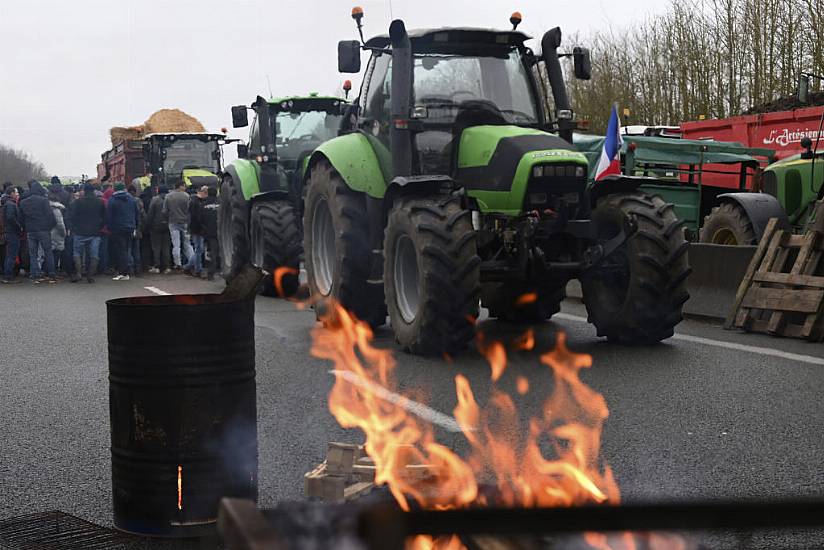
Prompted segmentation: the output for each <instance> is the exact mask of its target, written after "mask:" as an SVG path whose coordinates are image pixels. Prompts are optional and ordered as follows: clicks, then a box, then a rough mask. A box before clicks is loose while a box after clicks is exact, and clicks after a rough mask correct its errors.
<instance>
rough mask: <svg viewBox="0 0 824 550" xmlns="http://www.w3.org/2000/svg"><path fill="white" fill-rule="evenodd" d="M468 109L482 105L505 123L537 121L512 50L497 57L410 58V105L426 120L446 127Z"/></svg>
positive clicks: (524, 73)
mask: <svg viewBox="0 0 824 550" xmlns="http://www.w3.org/2000/svg"><path fill="white" fill-rule="evenodd" d="M470 102H471V103H470ZM468 104H472V105H473V108H476V109H477V108H478V107H479V106H481V107H483V106H484V105H486V106H487V107H486V108H488V109H489V110H490V111H492V112H494V113H495V114H496V115H498V116H500V117H501V118H502V119H503V120H504V121H505V122H507V123H509V124H526V125H529V124H536V123H537V122H538V114H537V113H538V110H537V106H536V105H537V101H536V98H535V97H534V96H533V93H532V87H531V86H530V81H529V76H528V74H527V69H526V68H525V67H524V65H523V63H521V58H520V55H519V53H518V51H517V50H511V51H509V52H505V53H504V54H503V55H500V56H491V55H490V56H476V55H455V54H436V53H431V54H419V55H416V56H415V106H416V107H421V108H426V118H428V119H430V120H431V121H433V122H448V121H450V120H454V118H455V117H456V116H457V114H458V111H459V110H460V109H462V105H468Z"/></svg>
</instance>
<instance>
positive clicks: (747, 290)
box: [724, 207, 824, 342]
mask: <svg viewBox="0 0 824 550" xmlns="http://www.w3.org/2000/svg"><path fill="white" fill-rule="evenodd" d="M818 212H819V214H822V213H824V208H821V207H819V209H818ZM724 328H727V329H731V328H740V329H743V330H746V331H752V332H764V333H767V334H771V335H773V336H787V337H793V338H805V339H807V340H810V341H814V342H819V341H823V340H824V231H822V230H821V228H820V226H819V224H816V226H815V227H812V228H811V229H810V230H808V231H807V233H806V234H804V235H793V234H792V233H790V232H789V231H785V230H782V229H778V220H777V219H772V220H770V222H769V224H768V225H767V228H766V230H765V231H764V236H763V237H762V238H761V242H760V243H759V245H758V249H757V250H756V253H755V256H754V257H753V259H752V262H751V263H750V266H749V268H748V269H747V273H746V274H745V275H744V279H743V280H742V281H741V285H740V286H739V288H738V293H737V295H736V297H735V304H734V306H733V308H732V311H731V312H730V315H729V316H728V317H727V320H726V323H725V324H724Z"/></svg>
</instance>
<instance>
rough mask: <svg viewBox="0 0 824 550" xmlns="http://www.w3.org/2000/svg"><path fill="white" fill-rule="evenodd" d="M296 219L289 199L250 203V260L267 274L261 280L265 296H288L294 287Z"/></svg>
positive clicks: (297, 269) (296, 277)
mask: <svg viewBox="0 0 824 550" xmlns="http://www.w3.org/2000/svg"><path fill="white" fill-rule="evenodd" d="M299 223H300V222H299V216H298V214H297V212H296V210H295V207H294V206H293V205H292V203H291V202H289V201H264V202H260V203H258V204H255V205H254V206H253V207H252V231H251V233H252V253H253V257H254V264H255V265H256V266H258V267H262V268H263V269H265V270H266V271H268V272H269V273H270V274H271V275H270V276H269V277H266V278H265V279H264V281H263V290H262V293H263V294H264V295H265V296H278V297H280V298H289V297H292V296H294V295H295V294H296V293H297V291H298V287H299V273H300V255H301V252H302V251H303V248H302V247H303V242H302V240H301V236H300V226H299V225H298V224H299Z"/></svg>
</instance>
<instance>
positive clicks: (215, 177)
mask: <svg viewBox="0 0 824 550" xmlns="http://www.w3.org/2000/svg"><path fill="white" fill-rule="evenodd" d="M226 142H227V140H226V136H224V135H223V134H210V133H205V132H204V133H200V132H186V133H181V132H177V133H156V134H149V135H147V136H145V138H144V141H143V159H144V161H145V162H146V166H147V169H148V171H149V173H151V174H152V185H165V186H167V187H168V188H169V189H173V188H175V187H176V186H177V184H178V183H179V182H180V181H181V180H182V181H183V182H184V183H185V184H186V187H187V188H199V187H201V186H203V185H208V186H209V187H217V186H218V184H219V183H220V177H219V174H220V173H221V150H220V146H221V145H222V144H223V143H226ZM139 173H141V174H142V173H143V172H142V171H141V172H139Z"/></svg>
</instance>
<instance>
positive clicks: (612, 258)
mask: <svg viewBox="0 0 824 550" xmlns="http://www.w3.org/2000/svg"><path fill="white" fill-rule="evenodd" d="M628 219H631V220H634V222H635V224H637V230H636V231H635V232H634V233H632V234H631V235H630V236H629V238H628V239H627V240H626V241H625V242H624V243H623V244H622V245H621V246H620V247H619V248H618V249H617V250H616V251H615V252H613V253H612V254H610V255H609V256H607V257H606V258H604V259H603V260H602V261H601V263H600V264H598V265H597V266H596V267H595V268H593V269H591V270H590V271H589V272H587V273H586V274H585V276H584V277H582V279H581V283H582V287H583V298H584V305H585V306H586V308H587V312H588V313H589V321H590V322H591V323H593V324H594V325H595V328H596V329H597V331H598V335H599V336H606V337H607V338H609V339H610V340H613V341H617V342H622V343H626V344H652V343H656V342H660V341H661V340H664V339H666V338H669V337H671V336H672V335H673V334H674V327H675V325H677V324H678V323H680V322H681V309H682V307H683V305H684V303H685V302H686V301H687V299H689V294H688V293H687V289H686V280H687V277H688V276H689V273H690V267H689V262H688V260H687V247H688V243H687V242H686V241H685V240H684V235H683V230H682V228H681V226H682V223H681V222H680V221H679V220H678V218H676V216H675V211H674V207H673V205H671V204H668V203H666V202H664V201H663V199H661V198H660V197H658V196H654V195H648V194H646V193H642V192H637V191H636V192H630V193H616V194H614V195H607V196H606V197H603V198H601V199H600V200H599V201H598V205H597V207H596V209H595V210H594V211H593V213H592V220H593V222H595V224H596V226H597V228H598V236H599V239H603V240H606V239H610V238H612V237H614V236H616V235H618V234H619V233H620V232H621V229H622V227H625V224H626V221H627V220H628Z"/></svg>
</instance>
